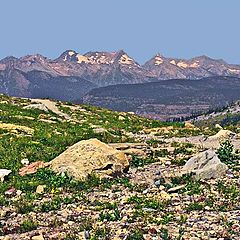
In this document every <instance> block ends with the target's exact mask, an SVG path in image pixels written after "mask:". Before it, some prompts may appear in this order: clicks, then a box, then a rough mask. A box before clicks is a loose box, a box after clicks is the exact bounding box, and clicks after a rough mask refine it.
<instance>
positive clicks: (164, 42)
mask: <svg viewBox="0 0 240 240" xmlns="http://www.w3.org/2000/svg"><path fill="white" fill-rule="evenodd" d="M0 7H1V14H0V23H1V28H0V32H1V34H0V43H1V45H0V58H3V57H5V56H8V55H13V56H17V57H19V56H23V55H26V54H33V53H41V54H43V55H45V56H47V57H49V58H56V57H57V56H58V55H60V54H61V53H62V52H63V51H65V50H67V49H74V50H76V51H78V52H80V53H85V52H88V51H94V50H99V51H101V50H106V51H115V50H118V49H124V50H125V51H126V52H128V54H129V55H130V56H132V57H134V58H135V59H136V60H137V61H138V62H140V63H144V62H145V61H147V60H148V59H150V58H151V57H152V56H153V55H155V54H156V53H158V52H159V53H162V54H163V55H165V56H169V57H179V58H191V57H194V56H197V55H208V56H210V57H213V58H223V59H225V60H227V61H228V62H231V63H239V64H240V50H239V45H240V31H239V24H240V14H239V12H240V1H239V0H119V1H117V0H68V1H67V0H39V1H37V0H35V1H34V0H21V1H20V0H3V1H1V5H0Z"/></svg>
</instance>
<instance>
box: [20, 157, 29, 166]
mask: <svg viewBox="0 0 240 240" xmlns="http://www.w3.org/2000/svg"><path fill="white" fill-rule="evenodd" d="M21 164H22V165H28V164H29V160H28V159H27V158H24V159H22V160H21Z"/></svg>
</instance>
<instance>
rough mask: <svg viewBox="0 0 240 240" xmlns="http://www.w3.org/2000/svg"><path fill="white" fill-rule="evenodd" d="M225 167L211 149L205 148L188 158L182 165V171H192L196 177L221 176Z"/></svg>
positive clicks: (224, 171) (209, 177)
mask: <svg viewBox="0 0 240 240" xmlns="http://www.w3.org/2000/svg"><path fill="white" fill-rule="evenodd" d="M227 169H228V167H227V165H226V164H224V163H222V162H221V161H220V159H219V158H218V156H217V154H216V153H215V152H214V151H213V150H207V151H204V152H201V153H199V154H197V155H196V156H193V157H192V158H190V159H189V160H188V161H187V162H186V164H185V165H184V166H183V169H182V173H191V172H192V173H194V174H195V177H196V179H211V178H219V177H222V176H223V175H224V174H225V173H226V171H227Z"/></svg>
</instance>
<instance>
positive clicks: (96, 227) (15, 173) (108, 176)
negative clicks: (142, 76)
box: [0, 96, 240, 240]
mask: <svg viewBox="0 0 240 240" xmlns="http://www.w3.org/2000/svg"><path fill="white" fill-rule="evenodd" d="M1 98H2V99H1V102H0V112H1V119H0V121H1V122H0V169H6V170H10V171H11V172H8V173H6V176H4V175H2V176H3V179H2V181H3V182H2V183H0V239H26V240H27V239H35V240H42V239H91V240H95V239H114V240H117V239H119V240H121V239H125V240H126V239H128V240H129V239H130V240H131V239H132V240H138V239H149V240H150V239H156V240H158V239H159V240H160V239H186V240H187V239H191V240H197V239H240V205H239V200H240V173H239V169H240V160H239V149H240V140H239V132H240V129H239V125H237V124H236V125H234V126H231V127H229V126H226V127H224V128H225V129H220V128H219V129H216V128H206V127H204V128H197V127H195V126H194V125H192V124H190V123H185V124H175V123H172V124H169V125H168V126H166V125H165V126H164V125H162V123H160V122H157V121H153V120H147V119H143V118H139V117H136V116H134V115H131V114H125V113H114V112H111V111H107V110H104V109H98V108H93V107H89V106H75V105H68V104H63V103H60V102H58V103H51V104H50V105H49V102H48V105H44V102H42V101H41V102H39V101H37V102H36V103H34V102H32V101H30V100H27V99H14V98H8V97H6V96H2V97H1ZM34 104H35V106H34ZM36 105H37V106H36ZM29 106H30V107H29ZM49 106H51V107H53V109H54V111H51V110H49V108H48V107H49ZM35 107H36V108H37V109H35ZM29 108H30V109H29ZM56 108H58V110H56ZM39 109H40V110H39ZM58 111H61V112H62V113H63V114H60V115H59V114H58ZM227 129H228V130H227ZM229 129H231V130H234V131H230V130H229ZM93 138H95V139H96V138H97V139H99V140H101V142H105V143H107V144H108V145H104V144H102V143H98V142H97V143H96V141H95V140H92V139H93ZM84 139H91V140H90V142H87V143H88V144H87V145H86V144H85V142H84V143H82V144H85V145H84V147H82V145H81V144H80V145H81V147H79V144H77V145H76V144H75V143H78V142H79V141H80V142H81V141H82V140H84ZM226 139H229V143H230V145H224V146H223V145H221V144H220V143H222V142H224V141H226ZM74 144H75V145H74ZM70 146H72V147H70ZM86 146H87V147H88V150H86ZM90 146H91V148H90ZM227 146H233V149H232V150H231V149H230V150H229V151H227V153H230V154H229V155H227V156H228V158H224V156H226V154H225V153H226V152H224V154H225V155H224V154H221V155H219V154H217V153H219V150H218V149H221V147H222V149H223V150H224V151H225V150H226V148H227ZM102 149H104V151H102ZM110 151H111V157H109V156H110V154H108V153H109V152H110ZM206 151H207V153H206ZM199 152H203V154H202V155H201V154H200V155H199ZM61 153H62V154H61ZM119 153H121V154H119ZM205 153H206V154H205ZM60 154H61V155H60ZM63 154H64V155H63ZM96 154H97V155H96ZM122 154H123V155H122ZM124 154H125V155H124ZM211 154H212V155H211ZM220 156H221V157H220ZM233 156H234V157H233ZM73 158H74V159H75V160H74V164H75V165H74V166H76V164H77V166H78V169H79V172H80V173H86V171H87V170H86V169H92V170H91V172H92V173H90V174H89V175H86V176H84V179H80V178H79V179H78V176H80V175H74V176H75V177H71V176H69V175H71V174H75V172H74V171H72V168H71V167H72V166H73ZM220 158H221V159H220ZM56 159H57V161H56ZM86 159H88V161H86ZM94 159H97V160H98V161H94ZM189 159H190V160H189ZM63 160H64V161H63ZM84 161H85V163H84V164H85V165H84V167H82V166H81V165H79V164H80V163H83V162H84ZM191 161H192V162H191ZM53 162H54V163H56V162H57V163H58V164H59V165H58V168H55V167H52V166H53V164H52V163H53ZM96 163H97V164H96ZM87 164H88V165H87ZM187 164H188V165H187ZM189 164H190V165H191V166H190V167H189ZM63 166H64V171H66V173H64V174H63V173H60V171H62V169H63ZM186 166H187V167H188V168H187V169H186ZM86 167H87V168H86ZM56 169H57V170H56ZM59 169H60V170H59ZM53 170H54V171H53ZM57 171H59V172H57ZM64 171H63V172H64ZM81 171H82V172H81ZM0 174H1V171H0ZM81 176H82V175H81Z"/></svg>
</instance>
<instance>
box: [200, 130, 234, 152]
mask: <svg viewBox="0 0 240 240" xmlns="http://www.w3.org/2000/svg"><path fill="white" fill-rule="evenodd" d="M235 136H236V133H234V132H232V131H229V130H224V129H221V130H220V131H219V132H218V133H217V134H215V135H213V136H210V137H208V138H207V139H206V140H205V141H204V142H203V146H204V147H205V148H215V149H217V148H219V147H220V143H221V142H222V141H224V140H226V139H230V140H231V139H233V138H234V137H235Z"/></svg>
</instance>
